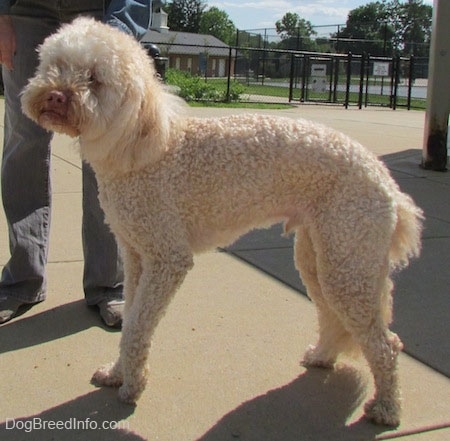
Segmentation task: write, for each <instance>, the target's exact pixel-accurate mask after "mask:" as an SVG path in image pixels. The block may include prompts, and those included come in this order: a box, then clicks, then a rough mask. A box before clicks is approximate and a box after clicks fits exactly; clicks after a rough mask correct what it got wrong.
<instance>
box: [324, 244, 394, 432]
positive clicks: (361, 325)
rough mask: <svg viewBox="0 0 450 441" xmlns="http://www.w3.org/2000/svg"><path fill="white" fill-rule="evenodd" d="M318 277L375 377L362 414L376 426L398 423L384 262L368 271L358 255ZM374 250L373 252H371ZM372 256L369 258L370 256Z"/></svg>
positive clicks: (387, 284)
mask: <svg viewBox="0 0 450 441" xmlns="http://www.w3.org/2000/svg"><path fill="white" fill-rule="evenodd" d="M357 254H358V253H357V251H355V256H353V257H352V259H351V262H347V263H346V264H343V265H341V266H340V267H334V268H333V270H332V271H329V272H328V274H327V275H323V276H322V277H321V276H320V275H319V279H320V280H321V285H322V288H323V294H324V297H329V298H330V305H331V306H332V308H333V310H334V311H335V313H336V314H337V316H338V317H339V318H340V320H341V322H342V324H343V325H344V326H345V328H346V329H347V331H348V332H349V333H350V334H351V335H352V338H353V340H354V341H355V342H357V343H358V344H359V346H360V348H361V350H362V352H363V354H364V356H365V358H366V360H367V361H368V363H369V366H370V369H371V371H372V374H373V376H374V381H375V397H374V398H373V400H371V401H370V402H369V403H367V404H366V406H365V414H366V416H367V417H368V418H369V419H371V420H373V421H375V422H376V423H378V424H386V425H390V426H396V425H398V424H399V421H400V410H401V404H400V390H399V381H398V372H397V358H398V355H399V353H400V351H401V349H402V343H401V341H400V339H399V337H398V336H397V335H396V334H394V333H393V332H391V331H390V330H389V328H388V320H389V316H390V314H389V313H388V312H387V311H389V310H390V305H387V304H386V303H388V302H390V290H391V289H392V283H391V281H390V279H389V276H388V271H389V270H388V264H387V262H386V263H385V264H384V265H383V264H382V263H381V262H380V261H379V262H378V263H379V264H378V265H377V264H376V263H375V262H374V259H373V260H372V262H373V263H374V266H373V267H372V268H371V269H370V270H368V268H367V267H366V265H364V264H363V263H361V264H359V263H358V261H359V259H361V261H362V262H364V259H363V257H362V256H358V255H357ZM374 254H376V252H375V250H374ZM372 258H373V256H372Z"/></svg>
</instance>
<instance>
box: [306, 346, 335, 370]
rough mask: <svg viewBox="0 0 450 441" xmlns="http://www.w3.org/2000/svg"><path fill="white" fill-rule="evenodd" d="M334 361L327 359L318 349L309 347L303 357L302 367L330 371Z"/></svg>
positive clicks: (333, 359)
mask: <svg viewBox="0 0 450 441" xmlns="http://www.w3.org/2000/svg"><path fill="white" fill-rule="evenodd" d="M335 361H336V359H335V358H331V357H329V356H328V357H327V356H325V354H323V353H322V351H321V350H320V349H319V347H316V346H313V345H311V346H309V347H308V349H307V350H306V352H305V355H304V356H303V360H302V365H303V366H305V367H307V368H308V367H320V368H325V369H331V368H332V367H333V366H334V363H335Z"/></svg>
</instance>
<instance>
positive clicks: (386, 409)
mask: <svg viewBox="0 0 450 441" xmlns="http://www.w3.org/2000/svg"><path fill="white" fill-rule="evenodd" d="M400 411H401V407H400V404H399V403H398V402H397V401H395V400H393V401H388V400H378V399H373V400H371V401H369V402H368V403H366V404H365V406H364V414H365V416H366V418H368V419H369V420H371V421H373V422H374V423H376V424H384V425H386V426H392V427H397V426H398V425H399V424H400Z"/></svg>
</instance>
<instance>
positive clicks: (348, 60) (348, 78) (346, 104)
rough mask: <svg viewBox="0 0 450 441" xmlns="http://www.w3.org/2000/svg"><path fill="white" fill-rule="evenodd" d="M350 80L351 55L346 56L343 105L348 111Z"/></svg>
mask: <svg viewBox="0 0 450 441" xmlns="http://www.w3.org/2000/svg"><path fill="white" fill-rule="evenodd" d="M351 80H352V53H351V52H349V53H348V55H347V84H346V86H345V103H344V106H345V108H346V109H348V102H349V101H350V85H351Z"/></svg>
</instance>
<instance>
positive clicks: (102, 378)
mask: <svg viewBox="0 0 450 441" xmlns="http://www.w3.org/2000/svg"><path fill="white" fill-rule="evenodd" d="M92 382H93V383H94V384H97V385H99V386H110V387H119V386H121V385H122V383H123V379H122V374H121V373H120V369H119V368H118V367H117V365H116V364H113V363H111V364H108V365H106V366H102V367H101V368H100V369H97V370H96V371H95V373H94V375H93V376H92Z"/></svg>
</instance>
